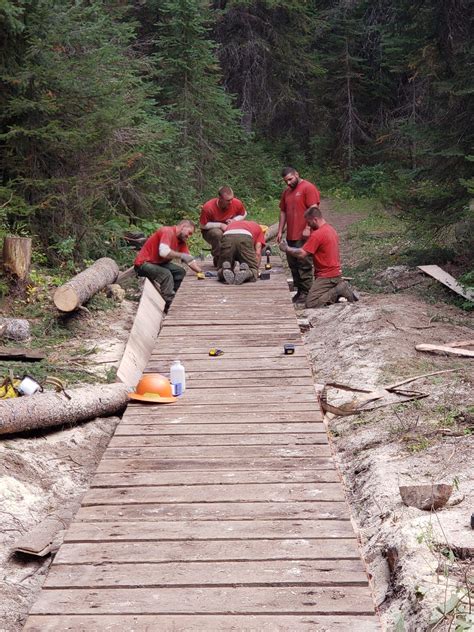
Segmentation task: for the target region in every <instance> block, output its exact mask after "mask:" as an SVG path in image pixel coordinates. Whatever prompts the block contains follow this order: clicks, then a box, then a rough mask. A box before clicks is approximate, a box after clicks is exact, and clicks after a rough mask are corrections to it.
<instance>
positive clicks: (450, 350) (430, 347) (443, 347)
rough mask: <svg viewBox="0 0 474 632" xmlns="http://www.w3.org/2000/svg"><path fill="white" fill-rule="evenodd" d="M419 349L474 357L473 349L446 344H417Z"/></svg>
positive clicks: (416, 347)
mask: <svg viewBox="0 0 474 632" xmlns="http://www.w3.org/2000/svg"><path fill="white" fill-rule="evenodd" d="M415 349H416V350H417V351H429V352H431V353H441V354H444V355H455V356H464V357H466V358H474V351H472V349H460V348H459V347H448V346H446V345H429V344H420V345H415Z"/></svg>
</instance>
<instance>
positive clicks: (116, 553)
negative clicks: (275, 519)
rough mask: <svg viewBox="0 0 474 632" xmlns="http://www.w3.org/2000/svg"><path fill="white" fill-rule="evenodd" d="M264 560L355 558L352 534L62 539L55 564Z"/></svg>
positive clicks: (358, 558) (357, 553)
mask: <svg viewBox="0 0 474 632" xmlns="http://www.w3.org/2000/svg"><path fill="white" fill-rule="evenodd" d="M252 560H257V561H262V562H263V561H265V560H326V561H328V560H329V561H330V560H337V561H338V562H341V561H342V560H357V563H358V564H361V565H362V562H361V561H360V557H359V550H358V548H357V542H356V540H355V539H354V538H340V539H339V538H338V539H337V540H325V539H317V538H304V539H298V538H296V539H282V540H265V539H263V538H262V539H258V540H251V539H250V540H237V539H227V540H221V539H219V540H198V541H193V540H184V541H174V542H170V541H166V542H156V541H155V542H147V544H146V546H143V543H142V542H124V541H120V542H102V541H99V542H65V543H64V544H63V545H62V546H61V548H60V550H59V552H58V554H57V555H56V557H55V560H54V563H55V564H79V565H81V564H103V563H109V562H110V563H116V564H119V563H125V564H131V563H133V562H135V563H136V564H138V563H145V562H153V563H160V562H174V561H176V562H199V561H203V562H225V561H227V562H228V561H235V562H237V561H252Z"/></svg>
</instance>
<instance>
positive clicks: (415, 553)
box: [0, 205, 474, 632]
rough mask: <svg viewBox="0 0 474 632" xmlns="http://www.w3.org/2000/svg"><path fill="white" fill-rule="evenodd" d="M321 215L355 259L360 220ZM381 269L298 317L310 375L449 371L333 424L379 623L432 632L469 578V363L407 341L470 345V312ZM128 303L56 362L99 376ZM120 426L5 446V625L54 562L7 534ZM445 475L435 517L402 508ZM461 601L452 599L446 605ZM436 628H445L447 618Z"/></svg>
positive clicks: (363, 382)
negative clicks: (350, 296)
mask: <svg viewBox="0 0 474 632" xmlns="http://www.w3.org/2000/svg"><path fill="white" fill-rule="evenodd" d="M326 212H327V215H328V217H329V219H330V221H331V223H333V224H334V225H335V226H336V228H337V229H338V231H339V232H340V234H341V235H342V236H343V240H342V252H343V261H345V262H350V261H351V259H352V258H356V257H357V253H356V252H353V248H352V246H353V244H352V243H351V242H350V241H349V240H348V239H346V238H344V234H345V231H346V229H347V227H348V226H350V225H351V223H353V222H354V221H356V220H357V219H358V216H357V215H355V214H346V215H341V214H331V213H330V211H329V209H328V208H327V205H326ZM427 263H429V262H427ZM384 275H385V276H384ZM384 275H382V277H381V278H380V279H379V283H380V285H381V287H382V288H385V289H386V293H379V294H368V293H362V295H361V300H360V301H359V302H358V303H353V304H349V303H341V304H336V305H333V306H330V307H328V308H324V309H319V310H303V311H302V312H300V315H301V317H302V318H306V319H308V320H309V322H310V324H311V327H310V329H309V330H308V331H307V332H306V333H305V334H304V338H305V343H306V344H307V349H308V355H309V357H310V359H311V362H312V366H313V370H314V375H315V382H317V383H320V384H322V383H325V382H329V381H337V382H338V383H344V384H347V385H351V386H356V387H362V388H370V387H376V386H380V385H383V384H389V383H393V382H397V381H400V380H402V379H404V378H408V377H413V376H416V375H420V374H423V373H428V372H433V371H437V370H443V369H457V370H456V372H451V373H444V374H440V375H436V376H432V377H428V378H423V379H420V380H418V381H416V382H413V383H412V384H409V385H407V388H408V387H409V388H412V389H416V390H419V391H422V392H423V393H426V394H428V397H427V398H425V399H420V400H418V401H413V402H408V403H406V404H395V405H393V404H392V405H389V406H386V407H382V408H378V409H376V410H373V411H367V412H364V413H363V414H361V415H357V416H355V415H353V416H348V417H335V418H334V419H332V420H330V421H328V428H329V431H330V437H331V443H332V446H333V450H334V454H335V458H336V461H337V463H338V466H339V468H340V472H341V475H342V477H343V480H344V482H345V486H346V490H347V495H348V499H349V502H350V504H351V508H352V512H353V517H354V524H355V527H356V529H357V530H358V532H359V534H360V539H361V549H362V553H363V555H364V556H365V559H366V562H367V565H368V570H369V573H370V576H371V578H372V584H373V589H374V595H375V600H376V603H377V606H378V607H379V609H380V612H381V616H382V621H383V624H384V627H385V629H386V630H395V629H397V630H400V631H401V630H406V632H415V631H416V632H418V631H423V630H428V629H429V623H428V622H429V619H430V617H431V616H432V613H433V612H434V611H435V609H436V607H440V608H442V606H443V604H445V603H446V602H447V601H448V600H449V599H450V597H451V594H452V592H453V591H454V590H455V589H456V587H457V586H461V587H463V586H464V587H465V586H466V584H467V583H468V580H467V579H466V578H467V577H468V576H469V573H470V576H471V578H472V575H473V574H474V573H473V571H472V567H471V564H472V555H473V554H474V531H473V530H471V528H470V517H471V513H472V512H473V511H474V486H473V479H474V470H473V468H472V465H471V464H472V461H473V457H474V438H473V437H474V426H473V424H474V419H473V414H474V413H473V412H472V408H471V409H470V411H469V410H468V406H469V405H470V406H471V407H472V405H473V403H474V402H473V399H472V392H473V389H472V384H473V381H474V376H473V372H472V366H473V363H472V360H470V359H468V358H464V359H461V358H447V357H442V356H433V355H428V354H423V353H420V352H418V351H416V350H415V344H416V343H419V342H437V343H446V342H449V341H454V340H463V339H472V338H474V332H473V329H472V321H470V320H469V317H468V315H466V313H465V312H462V311H461V310H458V309H456V308H454V307H450V306H448V305H446V304H438V305H431V304H430V305H429V304H427V303H426V302H424V301H423V300H422V299H421V298H419V297H418V296H417V295H416V294H415V291H416V288H417V287H418V286H419V283H420V282H422V283H425V281H424V280H423V278H422V277H421V276H420V275H419V273H418V272H417V271H416V270H408V269H402V270H392V269H390V270H388V271H386V272H385V273H384ZM426 283H430V281H429V280H426ZM135 308H136V304H135V303H131V302H129V301H124V302H123V303H121V304H120V305H119V306H117V307H116V308H115V309H114V310H112V311H108V312H103V313H102V312H99V313H98V315H97V314H94V316H87V315H83V316H81V317H80V318H79V319H78V320H77V322H76V324H75V325H74V326H75V327H76V328H77V339H76V342H74V343H70V342H68V343H67V345H65V346H64V347H62V348H61V347H58V348H57V350H56V351H55V353H56V356H57V358H62V357H64V358H70V357H74V355H75V349H76V348H77V349H79V348H81V349H82V350H84V348H88V349H90V350H93V353H92V354H91V355H89V356H88V357H87V362H86V361H85V360H84V359H81V360H80V363H81V366H86V367H87V370H88V371H90V372H91V373H93V374H97V375H100V376H104V375H105V374H106V373H107V371H108V370H109V369H110V367H114V366H116V365H117V362H118V360H119V358H120V357H121V355H122V350H123V347H124V344H125V341H126V338H127V335H128V332H129V330H130V327H131V324H132V320H133V315H134V311H135ZM471 348H472V347H471ZM52 359H53V360H54V358H52ZM66 362H67V359H66ZM328 395H329V400H330V401H331V403H335V404H336V405H340V404H341V402H348V401H350V400H351V399H352V398H353V397H355V396H356V394H353V393H348V392H344V391H336V390H334V389H332V390H329V391H328ZM376 403H379V404H380V403H385V400H383V401H379V402H376ZM117 422H118V419H117V418H109V419H100V420H95V421H92V422H89V423H87V424H83V425H80V426H76V427H73V428H66V429H59V430H57V431H54V432H49V433H37V434H33V433H32V434H31V435H29V436H22V437H11V438H5V439H3V440H2V441H1V442H0V517H1V521H2V527H3V528H2V534H1V540H0V565H1V568H2V573H1V575H0V577H1V581H0V632H3V631H4V632H19V630H21V627H22V623H23V622H24V619H25V616H26V614H27V612H28V610H29V608H30V606H31V604H32V602H33V601H34V600H35V598H36V595H37V593H38V591H39V589H40V587H41V584H42V582H43V579H44V576H45V573H46V572H47V569H48V567H49V564H50V558H46V559H45V560H39V561H35V560H31V559H27V558H26V557H20V556H18V555H16V556H12V555H11V548H12V546H13V544H14V542H15V540H16V539H17V538H18V537H19V535H21V534H24V533H27V532H28V530H29V529H31V528H32V527H33V526H34V525H36V524H37V523H38V522H40V521H41V520H42V519H44V518H45V517H46V516H47V515H50V514H52V513H53V514H56V515H62V514H61V512H62V511H63V510H64V508H72V509H73V508H74V507H75V506H77V504H78V503H79V502H80V499H81V497H82V495H83V494H84V492H85V491H86V489H87V487H88V484H89V481H90V479H91V478H92V475H93V473H94V471H95V468H96V465H97V463H98V461H99V460H100V458H101V455H102V453H103V451H104V449H105V447H106V445H107V443H108V441H109V438H110V436H111V435H112V433H113V431H114V428H115V425H116V423H117ZM453 481H455V487H456V489H455V490H454V492H453V495H452V496H451V498H450V500H449V502H448V505H447V507H445V508H443V509H441V510H439V511H437V512H426V511H422V510H419V509H416V508H413V507H406V506H405V505H403V504H402V501H401V498H400V494H399V489H398V486H399V484H402V483H406V482H408V483H418V482H420V483H421V482H428V483H432V482H435V483H437V482H445V483H452V482H453ZM461 558H462V559H461ZM469 569H471V570H469ZM471 581H472V579H471ZM462 607H463V606H462V605H459V604H457V605H456V604H455V606H454V609H453V611H452V612H453V613H454V614H456V613H457V612H459V611H460V610H461V608H462ZM440 616H441V615H440ZM458 621H459V620H458ZM397 623H398V627H396V626H397ZM436 629H438V630H448V629H449V617H447V618H446V620H443V621H441V622H440V624H439V626H438V627H436ZM451 629H453V630H454V626H452V627H451ZM463 629H468V628H463Z"/></svg>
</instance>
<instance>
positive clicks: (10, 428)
mask: <svg viewBox="0 0 474 632" xmlns="http://www.w3.org/2000/svg"><path fill="white" fill-rule="evenodd" d="M66 392H67V394H68V395H69V396H70V397H71V399H67V397H66V396H65V395H64V393H53V392H45V393H35V394H34V395H24V396H23V397H17V398H14V399H8V400H4V401H0V435H1V434H11V433H16V432H25V431H26V430H32V429H34V428H50V427H54V426H60V425H63V424H73V423H77V422H80V421H86V420H88V419H94V418H95V417H104V416H107V415H113V414H114V413H117V412H118V411H119V410H121V409H122V408H125V406H126V404H127V401H128V388H127V387H126V386H125V385H124V384H100V385H98V386H87V387H83V388H77V389H73V390H69V389H67V391H66Z"/></svg>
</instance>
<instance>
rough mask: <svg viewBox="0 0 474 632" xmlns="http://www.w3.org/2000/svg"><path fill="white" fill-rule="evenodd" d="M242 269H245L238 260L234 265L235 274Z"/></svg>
mask: <svg viewBox="0 0 474 632" xmlns="http://www.w3.org/2000/svg"><path fill="white" fill-rule="evenodd" d="M242 265H245V264H242ZM241 270H243V268H242V267H241V265H240V261H236V262H235V265H234V274H237V272H240V271H241Z"/></svg>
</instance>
